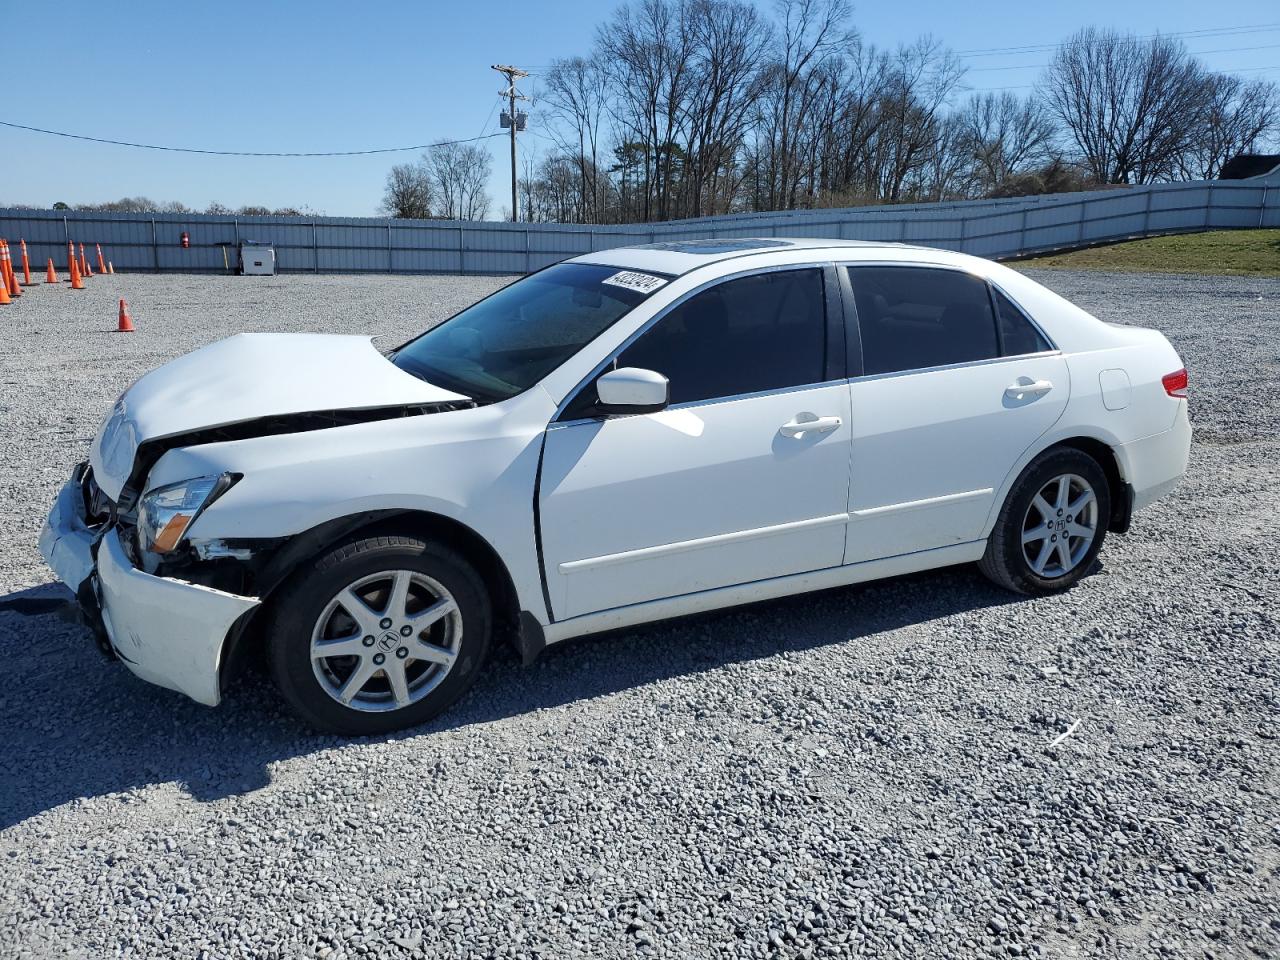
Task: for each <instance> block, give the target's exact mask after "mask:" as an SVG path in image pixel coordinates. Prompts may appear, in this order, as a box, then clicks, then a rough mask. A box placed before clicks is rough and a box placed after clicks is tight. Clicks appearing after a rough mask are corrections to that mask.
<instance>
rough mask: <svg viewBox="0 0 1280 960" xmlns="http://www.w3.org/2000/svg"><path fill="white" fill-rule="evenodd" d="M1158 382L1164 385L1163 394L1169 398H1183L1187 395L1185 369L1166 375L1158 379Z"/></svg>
mask: <svg viewBox="0 0 1280 960" xmlns="http://www.w3.org/2000/svg"><path fill="white" fill-rule="evenodd" d="M1160 382H1161V383H1163V384H1164V392H1165V393H1167V394H1168V395H1169V396H1171V397H1185V396H1186V395H1187V370H1186V368H1185V367H1183V368H1182V369H1181V370H1175V371H1174V372H1173V373H1166V374H1165V375H1164V376H1163V377H1161V378H1160Z"/></svg>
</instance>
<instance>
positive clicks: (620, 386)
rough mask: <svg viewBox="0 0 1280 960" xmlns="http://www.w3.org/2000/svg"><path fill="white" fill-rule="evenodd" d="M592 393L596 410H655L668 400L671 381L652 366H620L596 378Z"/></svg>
mask: <svg viewBox="0 0 1280 960" xmlns="http://www.w3.org/2000/svg"><path fill="white" fill-rule="evenodd" d="M596 394H597V395H598V396H599V398H600V399H599V402H597V403H596V410H598V411H599V412H600V413H616V414H626V413H657V412H658V411H659V410H664V409H666V406H667V404H668V403H669V402H670V400H671V385H670V383H668V382H667V378H666V377H664V376H663V375H662V374H660V373H655V372H654V371H652V370H641V369H640V368H639V367H622V368H621V369H619V370H610V371H609V372H608V373H606V374H604V375H603V376H601V377H600V378H599V379H598V380H596Z"/></svg>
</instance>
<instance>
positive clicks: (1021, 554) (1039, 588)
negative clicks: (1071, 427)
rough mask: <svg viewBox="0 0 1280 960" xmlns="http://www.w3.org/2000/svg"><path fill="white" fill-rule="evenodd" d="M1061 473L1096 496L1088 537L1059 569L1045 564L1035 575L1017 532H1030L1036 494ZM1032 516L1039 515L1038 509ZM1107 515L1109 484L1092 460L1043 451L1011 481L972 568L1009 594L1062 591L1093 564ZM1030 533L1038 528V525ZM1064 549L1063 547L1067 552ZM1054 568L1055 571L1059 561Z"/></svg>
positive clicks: (1065, 450) (1065, 451)
mask: <svg viewBox="0 0 1280 960" xmlns="http://www.w3.org/2000/svg"><path fill="white" fill-rule="evenodd" d="M1064 476H1075V477H1078V478H1082V479H1083V480H1085V481H1087V482H1088V484H1089V485H1090V486H1091V487H1092V488H1093V492H1094V496H1095V499H1096V507H1095V508H1094V510H1095V514H1096V516H1095V518H1094V534H1093V539H1092V542H1091V543H1089V544H1088V548H1087V550H1085V551H1084V552H1083V555H1082V556H1080V558H1079V560H1078V561H1076V562H1075V564H1074V566H1072V567H1071V568H1070V569H1068V570H1067V571H1066V572H1065V573H1060V572H1056V570H1055V569H1054V568H1048V567H1047V568H1046V570H1045V573H1046V574H1047V575H1041V574H1038V573H1037V572H1036V571H1035V569H1034V568H1033V562H1034V561H1032V560H1030V559H1029V558H1028V556H1027V554H1026V550H1025V549H1024V546H1023V533H1024V529H1025V530H1026V531H1027V532H1028V533H1030V532H1031V531H1032V527H1033V526H1035V525H1034V524H1032V523H1031V519H1032V518H1031V516H1030V515H1029V511H1030V510H1031V509H1032V508H1031V503H1032V501H1033V500H1034V499H1035V497H1036V495H1037V494H1039V493H1041V491H1042V490H1044V489H1045V487H1046V486H1048V485H1049V484H1050V483H1052V482H1055V481H1057V480H1058V478H1061V477H1064ZM1054 512H1055V513H1059V512H1060V511H1054ZM1036 516H1039V511H1038V510H1037V514H1036ZM1064 519H1065V518H1064ZM1110 519H1111V487H1110V485H1109V483H1108V482H1107V474H1106V471H1104V470H1103V469H1102V467H1101V466H1099V465H1098V461H1096V460H1094V459H1093V457H1091V456H1089V455H1088V454H1087V453H1085V452H1083V451H1082V450H1076V449H1074V448H1072V447H1057V448H1054V449H1051V450H1046V451H1045V452H1044V453H1042V454H1041V455H1040V456H1038V457H1036V459H1035V460H1033V461H1031V463H1029V464H1028V465H1027V467H1026V469H1025V470H1023V471H1022V474H1021V475H1020V476H1019V477H1018V479H1017V480H1016V481H1015V482H1014V484H1013V487H1012V488H1011V489H1010V491H1009V495H1008V497H1006V498H1005V502H1004V505H1003V506H1002V507H1001V508H1000V515H999V516H998V517H997V518H996V524H995V527H994V528H993V529H992V531H991V536H990V537H989V538H988V539H987V550H986V553H985V554H983V556H982V559H981V560H979V561H978V569H980V570H981V571H982V572H983V573H984V574H985V575H986V576H987V578H988V579H990V580H991V581H992V582H993V583H995V584H997V585H998V586H1001V587H1004V588H1005V589H1006V590H1012V591H1014V592H1015V593H1022V594H1027V595H1030V596H1043V595H1044V594H1049V593H1058V592H1060V591H1062V590H1066V589H1068V588H1069V587H1072V586H1074V585H1075V584H1076V583H1077V582H1078V581H1079V580H1080V579H1081V578H1082V577H1083V576H1084V575H1085V574H1086V573H1087V572H1088V571H1089V569H1090V567H1092V566H1093V562H1094V560H1096V559H1097V556H1098V551H1100V550H1101V549H1102V542H1103V540H1104V539H1105V538H1106V534H1107V524H1108V523H1109V522H1110ZM1050 529H1051V528H1050ZM1036 531H1037V532H1038V527H1036ZM1057 535H1058V534H1057V533H1056V532H1055V533H1054V534H1053V536H1055V537H1056V536H1057ZM1069 542H1070V541H1068V543H1069ZM1040 545H1041V546H1044V545H1045V544H1044V541H1040ZM1080 545H1081V546H1082V545H1083V543H1081V544H1080ZM1070 549H1071V548H1070V547H1068V552H1070ZM1037 552H1038V550H1037ZM1056 566H1057V568H1058V569H1060V568H1061V567H1062V566H1063V564H1057V565H1056Z"/></svg>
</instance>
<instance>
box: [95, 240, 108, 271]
mask: <svg viewBox="0 0 1280 960" xmlns="http://www.w3.org/2000/svg"><path fill="white" fill-rule="evenodd" d="M94 246H95V247H97V248H98V272H99V273H106V272H107V263H106V261H105V260H103V259H102V244H100V243H95V244H94Z"/></svg>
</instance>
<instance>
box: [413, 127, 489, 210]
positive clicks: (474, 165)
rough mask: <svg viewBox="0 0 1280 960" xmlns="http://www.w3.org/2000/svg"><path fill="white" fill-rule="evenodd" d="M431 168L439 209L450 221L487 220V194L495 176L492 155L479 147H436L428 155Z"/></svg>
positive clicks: (460, 144) (468, 145)
mask: <svg viewBox="0 0 1280 960" xmlns="http://www.w3.org/2000/svg"><path fill="white" fill-rule="evenodd" d="M426 164H427V168H428V170H429V171H430V174H431V183H432V186H433V187H434V192H435V196H436V199H437V203H438V205H439V212H440V213H441V214H442V215H443V216H444V217H445V219H447V220H483V219H484V218H485V217H486V216H488V214H489V202H490V201H489V194H488V192H487V191H486V190H485V187H486V185H487V184H488V182H489V174H490V173H491V172H492V168H493V159H492V158H491V157H490V156H489V152H488V151H487V150H485V149H484V148H483V147H481V146H480V145H479V144H475V143H449V142H446V141H441V142H440V143H436V144H433V145H432V146H431V147H430V148H429V149H428V150H427V155H426Z"/></svg>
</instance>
